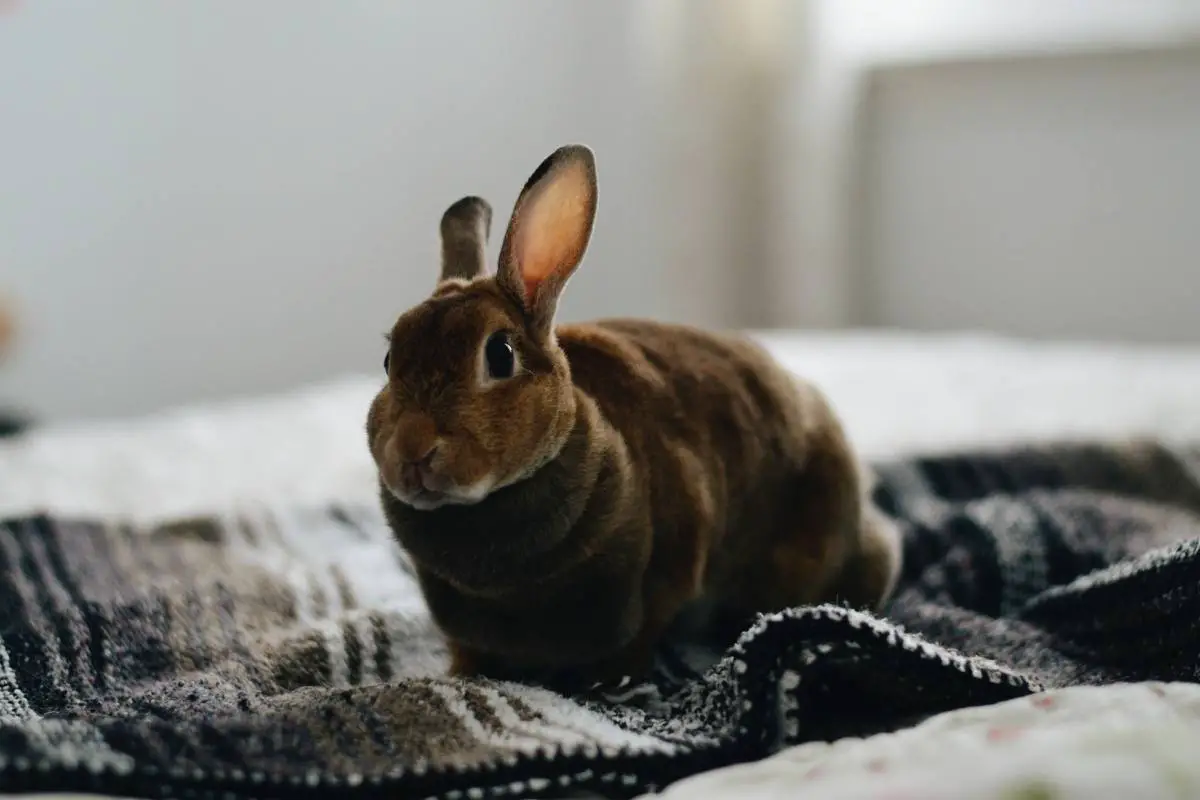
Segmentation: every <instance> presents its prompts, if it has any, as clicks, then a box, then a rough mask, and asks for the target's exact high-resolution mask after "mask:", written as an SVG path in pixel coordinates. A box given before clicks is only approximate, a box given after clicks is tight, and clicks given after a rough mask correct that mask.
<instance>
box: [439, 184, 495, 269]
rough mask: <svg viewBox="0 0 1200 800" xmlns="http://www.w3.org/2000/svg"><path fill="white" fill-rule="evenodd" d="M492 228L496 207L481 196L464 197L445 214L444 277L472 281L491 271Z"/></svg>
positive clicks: (443, 234)
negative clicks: (487, 247) (488, 243)
mask: <svg viewBox="0 0 1200 800" xmlns="http://www.w3.org/2000/svg"><path fill="white" fill-rule="evenodd" d="M491 227H492V207H491V206H490V205H488V203H487V201H486V200H484V199H482V198H479V197H464V198H463V199H461V200H459V201H458V202H456V203H455V204H454V205H452V206H450V207H449V208H447V209H446V212H445V213H444V214H442V224H441V234H442V275H441V277H440V278H438V281H439V282H441V281H444V280H448V279H450V278H465V279H466V280H471V279H472V278H477V277H479V276H480V275H482V274H483V273H484V272H485V271H486V270H487V261H486V259H487V254H486V252H485V248H486V246H487V240H488V233H489V232H490V231H491Z"/></svg>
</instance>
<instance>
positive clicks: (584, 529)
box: [367, 146, 899, 681]
mask: <svg viewBox="0 0 1200 800" xmlns="http://www.w3.org/2000/svg"><path fill="white" fill-rule="evenodd" d="M595 212H596V175H595V163H594V160H593V157H592V153H591V151H590V150H589V149H587V148H586V147H583V146H568V147H563V148H561V149H559V150H557V151H555V152H554V153H553V154H552V155H551V156H550V157H549V158H547V159H546V160H545V161H544V162H543V163H542V164H541V165H540V166H539V167H538V168H537V170H536V171H535V172H534V173H533V175H532V176H531V177H530V179H529V181H528V182H527V183H526V184H525V187H524V189H522V191H521V194H520V197H519V198H518V199H517V202H516V207H515V208H514V210H513V215H512V220H511V222H510V223H509V226H508V231H507V232H506V234H505V236H504V243H503V245H502V247H501V250H500V258H499V268H498V271H497V273H496V274H495V275H494V276H488V275H487V270H486V266H485V255H484V245H485V242H486V239H487V235H488V229H489V227H490V222H491V210H490V207H489V206H488V204H487V203H486V202H484V201H483V200H480V199H479V198H474V197H468V198H463V199H462V200H460V201H458V202H457V203H455V204H454V205H452V206H451V207H450V208H449V209H448V210H447V211H446V212H445V215H444V216H443V217H442V222H441V235H442V258H443V264H442V275H441V280H440V282H439V283H438V285H437V288H436V289H435V290H434V292H433V295H432V297H430V298H429V299H428V300H426V301H424V302H423V303H421V304H420V305H418V306H416V307H415V308H412V309H410V310H409V311H407V312H406V313H404V314H403V315H402V316H401V317H400V318H399V320H397V322H396V324H395V326H394V327H393V328H392V331H391V336H390V348H389V352H388V355H387V357H386V358H385V361H384V368H385V370H386V371H387V374H388V382H387V385H386V386H384V387H383V389H382V390H381V391H380V392H379V394H378V396H377V397H376V398H375V400H374V402H373V403H372V405H371V410H370V414H369V416H368V419H367V434H368V438H369V440H370V447H371V454H372V456H373V457H374V459H375V463H376V465H377V466H378V468H379V478H380V484H381V496H382V502H383V508H384V511H385V513H386V515H387V519H388V521H389V523H390V525H391V527H392V529H393V531H394V532H395V535H396V538H397V539H398V540H399V542H400V544H401V545H402V546H403V547H404V548H405V550H407V551H408V553H409V555H410V556H411V558H412V561H413V562H414V564H415V565H416V569H417V574H418V577H419V580H420V583H421V587H422V590H423V592H424V594H425V597H426V600H427V602H428V605H429V608H430V611H431V613H432V615H433V619H434V621H435V622H436V623H437V625H438V626H439V627H440V629H441V630H442V631H443V632H444V634H445V635H446V637H447V639H448V640H449V646H450V651H451V655H452V663H451V672H452V673H454V674H459V675H471V674H485V675H490V676H494V677H518V678H519V677H522V676H528V675H533V674H557V673H561V672H564V671H565V672H566V673H567V674H571V675H574V676H576V677H577V678H580V679H586V680H589V681H591V680H597V681H609V680H615V679H617V678H621V677H625V676H629V677H637V676H640V675H642V674H643V673H644V671H645V670H646V668H647V667H648V666H649V665H650V664H651V663H652V659H653V651H654V647H655V645H656V644H657V643H658V641H659V639H660V637H661V636H662V634H663V632H664V630H665V629H666V628H667V626H668V625H669V624H671V623H672V621H673V620H674V619H675V618H676V616H677V615H678V614H679V612H680V611H681V609H683V608H684V606H685V605H687V604H689V603H690V601H693V600H697V599H700V598H701V597H702V596H703V597H704V598H706V599H710V600H712V601H715V602H716V603H717V604H719V606H720V607H722V608H724V609H727V610H728V611H732V612H734V613H737V614H742V615H747V616H749V615H753V614H754V613H755V612H767V611H773V610H778V609H782V608H785V607H788V606H795V605H802V604H810V603H816V602H821V601H839V600H840V601H845V602H848V603H850V604H852V605H855V606H859V607H869V608H874V607H878V606H879V605H880V604H881V603H882V602H883V600H884V599H885V598H886V597H887V595H888V594H889V592H890V591H891V588H892V586H893V583H894V581H895V578H896V574H897V571H898V568H899V545H898V538H897V535H896V532H895V530H894V528H893V527H892V526H891V524H890V523H889V522H888V521H887V520H886V518H885V517H883V516H882V515H881V514H880V513H878V512H877V511H875V510H874V509H872V508H871V507H870V506H869V503H868V500H867V499H866V489H865V487H864V483H863V478H862V476H861V475H860V470H859V465H858V462H857V461H856V459H855V456H854V454H853V453H852V452H851V450H850V447H849V445H848V443H847V441H846V437H845V435H844V433H843V431H842V427H841V425H840V423H839V422H838V419H837V418H836V417H835V415H834V413H833V411H832V410H831V409H830V407H829V405H828V404H827V402H826V401H825V399H824V398H823V397H822V396H821V394H820V393H818V391H817V390H816V389H814V388H813V387H811V386H808V385H806V384H803V383H800V382H798V381H797V380H796V379H795V378H794V377H793V376H791V375H790V374H788V373H787V372H785V371H784V370H783V369H782V368H781V367H780V366H778V365H777V364H776V363H774V362H773V361H772V359H771V358H770V357H769V356H768V355H767V354H766V353H765V352H764V351H762V350H760V349H759V348H758V347H757V346H755V345H754V344H751V343H750V342H748V341H744V340H742V339H739V338H734V337H732V336H725V335H717V334H713V333H706V332H703V331H699V330H695V329H692V328H687V327H682V326H674V325H664V324H658V323H654V322H648V321H635V320H608V321H603V322H596V323H593V324H588V325H564V326H559V327H557V328H555V326H554V310H555V304H556V302H557V300H558V297H559V294H560V293H561V292H562V290H563V287H564V286H565V285H566V283H567V280H568V278H570V276H571V274H572V273H573V272H574V271H575V269H576V267H577V266H578V265H579V262H580V260H581V259H582V258H583V254H584V250H585V248H586V246H587V243H588V240H589V238H590V236H591V231H592V222H593V218H594V216H595Z"/></svg>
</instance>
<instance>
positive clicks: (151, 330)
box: [0, 0, 686, 418]
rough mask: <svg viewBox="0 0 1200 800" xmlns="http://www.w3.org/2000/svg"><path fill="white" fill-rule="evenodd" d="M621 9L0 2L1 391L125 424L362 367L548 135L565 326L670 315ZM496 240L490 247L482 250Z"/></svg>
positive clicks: (642, 103) (632, 6)
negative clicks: (568, 146)
mask: <svg viewBox="0 0 1200 800" xmlns="http://www.w3.org/2000/svg"><path fill="white" fill-rule="evenodd" d="M637 6H638V4H637V2H635V0H606V2H603V3H591V2H578V3H574V2H573V3H563V2H555V0H519V1H518V0H505V2H502V3H499V2H493V1H492V0H439V2H437V3H432V2H430V3H398V2H395V3H393V2H381V1H379V2H366V1H365V0H364V1H355V0H338V2H337V3H332V2H316V1H315V0H306V1H303V2H298V1H297V0H259V2H255V3H245V2H240V0H204V2H176V3H146V2H138V0H109V1H108V2H103V3H101V2H90V3H80V2H74V1H73V0H42V1H41V2H37V3H24V4H22V5H20V6H18V7H17V8H16V10H15V11H13V12H12V13H9V14H5V15H0V98H2V101H0V187H2V189H3V190H2V191H0V293H6V294H12V295H15V297H16V300H17V302H18V310H19V312H20V315H21V323H22V338H21V342H20V345H21V346H20V348H19V350H18V353H17V358H16V360H14V362H13V363H11V364H6V365H5V367H4V369H3V371H0V381H2V382H3V383H2V384H0V401H11V400H18V401H21V402H22V403H24V404H25V405H27V406H28V407H29V408H30V409H31V410H32V411H33V412H35V413H36V414H37V415H39V416H40V417H42V418H51V417H64V416H87V417H93V416H105V415H114V414H133V413H138V412H142V411H146V410H151V409H156V408H160V407H163V406H168V405H171V404H175V403H179V402H191V401H200V400H205V399H208V398H215V397H222V396H227V395H244V394H249V393H254V392H260V391H269V390H275V389H281V388H285V387H289V386H293V385H296V384H299V383H303V382H307V381H311V380H317V379H321V378H324V377H326V376H333V375H336V374H339V373H343V372H347V371H364V370H365V371H370V370H376V369H379V367H378V362H379V361H380V359H381V358H382V353H383V350H382V341H383V340H382V338H381V334H382V333H383V331H385V330H386V329H387V328H388V327H390V324H391V322H392V320H393V319H394V317H395V315H396V314H397V313H398V312H399V311H400V310H402V309H403V308H405V307H406V306H408V305H410V304H411V303H413V302H415V301H417V300H418V299H419V298H421V297H422V296H423V295H424V293H426V292H427V291H428V289H429V288H430V287H431V285H432V282H433V280H434V277H435V274H436V268H437V265H436V252H437V251H436V224H437V219H438V217H439V215H440V213H441V211H442V210H443V209H444V207H445V206H446V205H447V204H449V203H450V202H451V201H453V200H454V199H456V198H457V197H459V196H461V195H463V194H466V193H479V194H482V195H484V196H486V197H488V198H489V199H490V200H491V201H492V203H493V205H494V206H495V207H496V209H497V215H498V216H499V217H501V219H499V220H498V221H497V223H496V225H497V228H499V229H500V230H499V231H497V230H494V231H493V237H494V239H496V238H498V235H497V234H498V233H502V227H503V222H504V217H505V215H506V214H507V211H508V210H509V209H510V208H511V204H512V201H513V199H514V196H515V193H516V191H517V190H518V189H519V188H520V185H521V184H522V183H523V181H524V179H525V177H526V176H527V175H528V173H529V172H530V171H531V170H532V169H533V168H534V167H535V166H536V165H537V163H538V162H539V161H540V160H541V159H542V158H543V157H544V156H545V155H546V154H548V153H549V152H550V150H551V149H552V148H553V147H555V146H557V145H559V144H561V143H564V142H568V141H584V142H587V143H589V144H590V145H592V146H593V147H594V148H595V149H596V151H597V153H598V159H599V165H600V180H601V187H600V191H601V201H600V212H599V220H598V224H597V229H596V235H595V238H594V240H593V248H592V251H591V254H590V257H589V259H588V261H587V263H586V264H585V269H584V270H583V271H581V273H580V274H579V275H578V276H577V278H576V280H575V281H573V282H572V284H571V287H570V291H569V294H568V297H567V298H566V300H565V303H564V306H563V311H564V315H565V316H567V317H580V316H592V315H603V314H622V313H628V314H651V315H658V316H666V317H671V316H679V315H684V316H686V308H685V309H683V310H678V308H677V307H676V306H673V305H672V296H671V294H670V293H669V292H666V291H665V290H664V286H663V277H662V274H661V270H662V267H661V259H659V258H658V255H657V252H656V250H655V247H656V244H655V241H654V240H653V237H652V236H651V234H652V233H653V230H654V227H655V222H654V218H653V216H652V214H653V210H654V209H653V204H654V200H653V197H652V195H651V193H650V191H649V188H650V187H651V186H652V185H653V181H654V175H653V170H652V169H651V167H652V164H650V163H649V158H650V146H649V144H648V137H649V135H650V134H649V128H648V126H647V125H646V124H644V120H645V118H646V115H647V105H648V104H647V98H646V94H645V92H644V91H643V88H642V83H641V81H640V79H639V74H640V72H641V70H640V65H639V62H638V59H637V53H636V52H635V49H636V47H637V43H636V40H635V37H634V35H633V32H634V31H633V20H634V18H635V16H636V14H637ZM497 244H498V242H497V241H493V252H494V250H495V247H496V245H497Z"/></svg>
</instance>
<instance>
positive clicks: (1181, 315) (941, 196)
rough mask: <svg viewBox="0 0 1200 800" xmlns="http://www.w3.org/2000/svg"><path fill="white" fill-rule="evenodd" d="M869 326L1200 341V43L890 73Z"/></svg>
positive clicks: (870, 202) (870, 236) (866, 262)
mask: <svg viewBox="0 0 1200 800" xmlns="http://www.w3.org/2000/svg"><path fill="white" fill-rule="evenodd" d="M869 97H870V111H869V120H870V130H869V138H868V139H867V142H866V155H867V163H866V169H865V170H864V173H865V174H864V179H865V186H864V195H865V199H866V206H865V209H864V211H865V214H864V216H863V220H862V221H863V225H862V226H861V228H860V229H859V231H858V233H859V234H860V240H861V242H862V244H863V245H864V247H863V250H862V262H861V265H860V267H861V269H862V270H863V274H862V275H861V276H860V285H861V287H862V293H863V296H862V297H861V298H860V299H861V300H862V305H861V308H860V312H861V320H862V321H864V322H868V323H871V324H875V325H883V326H887V327H902V328H916V329H926V330H929V329H933V330H947V329H950V330H955V329H962V328H979V329H986V330H992V331H1000V332H1004V333H1012V334H1017V335H1021V336H1029V337H1055V338H1073V339H1100V340H1126V341H1128V340H1136V341H1152V342H1200V313H1197V312H1198V310H1200V224H1197V223H1198V222H1200V216H1198V211H1197V210H1198V209H1200V48H1183V49H1179V50H1163V49H1153V50H1149V51H1145V52H1140V53H1097V54H1094V55H1086V56H1085V55H1071V56H1058V57H1050V58H1030V59H1018V60H1011V61H1010V60H986V61H982V62H977V63H958V62H950V63H945V64H941V65H936V66H926V67H918V68H908V69H897V70H887V71H884V72H882V73H881V74H880V75H879V76H878V77H877V80H876V81H875V84H874V91H873V92H871V94H870V96H869Z"/></svg>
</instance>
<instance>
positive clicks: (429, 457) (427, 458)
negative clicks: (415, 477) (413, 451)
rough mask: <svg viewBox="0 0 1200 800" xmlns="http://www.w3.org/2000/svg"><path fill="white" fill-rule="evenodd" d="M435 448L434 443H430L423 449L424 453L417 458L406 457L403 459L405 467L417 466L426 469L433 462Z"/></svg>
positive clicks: (436, 447)
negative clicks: (427, 447)
mask: <svg viewBox="0 0 1200 800" xmlns="http://www.w3.org/2000/svg"><path fill="white" fill-rule="evenodd" d="M437 449H438V446H437V444H436V443H435V444H431V445H430V446H429V449H428V450H426V451H425V455H423V456H419V457H417V458H406V459H404V465H405V466H406V467H417V468H418V469H421V470H422V471H428V470H429V468H430V466H431V465H432V464H433V457H434V456H436V455H437Z"/></svg>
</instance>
